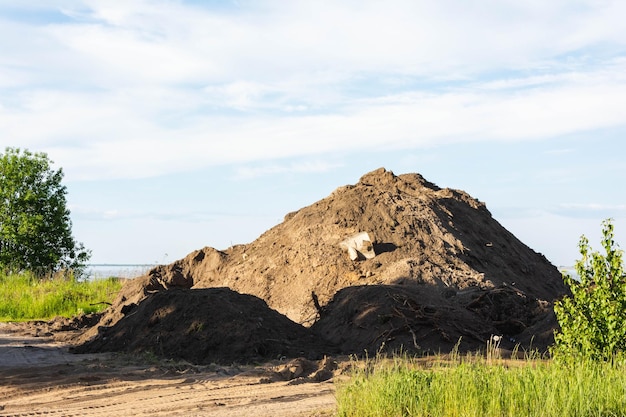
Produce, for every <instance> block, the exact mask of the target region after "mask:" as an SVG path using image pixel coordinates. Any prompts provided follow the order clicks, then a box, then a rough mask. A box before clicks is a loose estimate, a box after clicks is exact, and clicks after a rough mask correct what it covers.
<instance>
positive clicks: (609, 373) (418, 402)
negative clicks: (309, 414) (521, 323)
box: [336, 356, 626, 417]
mask: <svg viewBox="0 0 626 417" xmlns="http://www.w3.org/2000/svg"><path fill="white" fill-rule="evenodd" d="M336 395H337V405H338V415H339V416H343V417H348V416H350V417H360V416H385V417H387V416H424V417H426V416H428V417H444V416H446V417H452V416H454V417H492V416H493V417H496V416H497V417H505V416H511V417H513V416H515V417H523V416H528V417H553V416H554V417H556V416H559V417H583V416H585V417H587V416H589V417H591V416H594V417H600V416H603V417H608V416H624V415H626V366H624V364H623V363H622V364H621V365H619V364H611V363H607V362H593V361H591V360H587V361H580V362H570V363H569V364H566V363H558V362H555V361H551V360H541V359H526V360H511V361H502V360H497V361H493V360H487V359H478V357H477V356H473V357H472V358H470V359H467V358H465V359H463V358H459V357H456V358H455V359H453V360H447V361H443V360H434V361H432V362H428V365H427V366H426V365H424V362H418V361H417V360H415V359H410V358H406V357H404V358H396V359H394V360H382V359H377V360H372V361H369V362H368V363H367V364H366V366H365V367H364V368H363V367H360V368H358V367H356V370H355V371H353V375H352V376H351V378H350V379H349V380H348V381H346V382H341V383H338V386H337V394H336Z"/></svg>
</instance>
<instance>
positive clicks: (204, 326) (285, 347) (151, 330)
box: [74, 288, 330, 364]
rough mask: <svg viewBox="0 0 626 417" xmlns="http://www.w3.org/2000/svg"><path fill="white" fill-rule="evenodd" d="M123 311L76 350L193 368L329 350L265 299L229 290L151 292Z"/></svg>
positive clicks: (315, 355)
mask: <svg viewBox="0 0 626 417" xmlns="http://www.w3.org/2000/svg"><path fill="white" fill-rule="evenodd" d="M124 313H125V314H124V317H123V318H122V319H120V320H119V321H118V322H117V323H115V324H114V325H113V326H111V327H103V328H101V329H100V334H99V336H98V337H96V338H94V339H92V340H91V341H89V342H87V343H84V344H83V345H81V346H79V347H77V348H75V349H74V351H76V352H77V353H80V352H98V351H126V352H145V351H146V350H148V351H150V352H152V353H154V354H156V355H158V356H163V357H168V358H181V359H185V360H187V361H189V362H192V363H197V364H209V363H222V364H231V363H241V362H252V361H262V360H268V359H277V358H280V357H283V356H285V357H301V356H304V357H309V358H310V359H318V358H320V357H321V356H322V355H323V353H324V352H327V351H329V350H330V348H329V346H328V345H327V344H325V343H324V342H322V341H321V340H320V339H319V338H318V337H316V336H315V335H314V334H313V333H312V332H310V331H309V330H308V329H306V328H305V327H303V326H301V325H299V324H297V323H294V322H293V321H291V320H289V319H288V318H287V317H285V316H283V315H282V314H280V313H278V312H276V311H274V310H272V309H270V308H268V307H267V304H266V303H265V302H264V301H263V300H261V299H259V298H258V297H255V296H252V295H246V294H239V293H236V292H234V291H232V290H230V289H228V288H207V289H199V290H189V289H173V290H169V291H160V292H155V293H154V294H150V295H149V296H148V297H147V298H145V299H144V300H143V301H142V302H141V303H139V305H135V304H131V305H130V307H128V308H126V309H125V311H124Z"/></svg>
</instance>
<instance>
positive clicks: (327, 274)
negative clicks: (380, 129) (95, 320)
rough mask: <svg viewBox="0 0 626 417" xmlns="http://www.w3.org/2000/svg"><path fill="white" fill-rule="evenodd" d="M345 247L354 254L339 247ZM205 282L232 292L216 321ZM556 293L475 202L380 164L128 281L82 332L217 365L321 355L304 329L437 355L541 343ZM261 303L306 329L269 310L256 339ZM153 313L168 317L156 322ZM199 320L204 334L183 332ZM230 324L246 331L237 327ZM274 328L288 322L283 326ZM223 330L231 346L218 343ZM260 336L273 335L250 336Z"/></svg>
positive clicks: (551, 274) (539, 259)
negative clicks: (492, 340)
mask: <svg viewBox="0 0 626 417" xmlns="http://www.w3.org/2000/svg"><path fill="white" fill-rule="evenodd" d="M361 233H367V239H365V238H363V239H360V240H359V242H360V245H359V243H357V242H356V241H355V242H354V244H352V243H349V244H347V245H346V242H350V239H352V238H354V237H355V236H357V237H358V236H365V235H361ZM351 247H353V248H354V251H352V252H355V253H347V252H346V251H347V250H348V252H350V249H349V248H351ZM357 247H360V248H361V249H360V251H359V250H358V249H357ZM361 251H362V252H361ZM366 255H367V256H366ZM211 287H228V288H230V289H231V290H232V291H230V292H226V291H227V290H225V289H221V290H219V291H222V293H223V294H228V296H226V297H227V298H226V300H225V301H224V302H225V303H226V306H224V307H223V308H222V310H223V314H220V315H219V316H218V315H217V313H218V311H217V310H216V309H212V310H207V309H208V308H209V307H205V304H211V305H215V306H217V305H218V304H217V301H216V298H218V297H213V298H211V297H210V294H211V293H210V292H207V291H206V290H202V289H205V288H211ZM181 288H183V289H186V290H181ZM189 288H191V289H189ZM235 291H236V292H239V293H244V294H250V295H254V296H255V297H252V298H241V297H244V296H241V297H240V295H239V294H237V295H236V294H235ZM565 293H566V287H565V286H564V284H563V280H562V278H561V274H560V273H559V271H558V270H557V269H556V267H554V266H553V265H551V264H550V263H549V262H548V260H547V259H546V258H545V257H544V256H543V255H541V254H539V253H536V252H535V251H533V250H532V249H530V248H529V247H528V246H526V245H524V244H523V243H522V242H520V241H519V240H518V239H517V238H516V237H515V236H513V235H512V234H511V233H510V232H509V231H507V230H506V229H505V228H504V227H503V226H502V225H500V223H498V222H497V221H496V220H495V219H494V218H493V217H492V216H491V214H490V213H489V211H488V210H487V208H486V206H485V204H484V203H483V202H480V201H478V200H476V199H474V198H472V197H471V196H469V195H468V194H467V193H465V192H463V191H460V190H453V189H449V188H440V187H438V186H436V185H435V184H433V183H431V182H429V181H427V180H425V179H424V178H423V177H421V176H420V175H419V174H404V175H399V176H396V175H394V174H393V173H392V172H391V171H387V170H385V169H384V168H381V169H378V170H376V171H373V172H370V173H368V174H366V175H364V176H363V177H361V179H360V181H359V182H358V183H357V184H355V185H347V186H344V187H340V188H338V189H337V190H335V191H334V192H333V193H331V194H330V195H329V196H328V197H326V198H324V199H322V200H320V201H318V202H316V203H314V204H312V205H310V206H308V207H304V208H302V209H300V210H298V211H296V212H293V213H290V214H287V215H286V216H285V219H284V221H283V222H282V223H281V224H278V225H277V226H275V227H273V228H271V229H270V230H268V231H266V232H265V233H264V234H262V235H261V236H260V237H259V238H258V239H256V240H255V241H254V242H252V243H249V244H245V245H236V246H233V247H230V248H228V249H226V250H217V249H214V248H211V247H205V248H203V249H200V250H197V251H194V252H192V253H191V254H189V255H188V256H187V257H185V258H183V259H180V260H178V261H176V262H174V263H172V264H170V265H165V266H158V267H156V268H154V269H153V270H151V271H150V272H149V273H148V275H146V276H144V277H140V278H137V279H135V280H132V281H130V282H129V283H127V284H126V285H125V286H124V288H123V289H122V291H121V293H120V295H119V296H118V299H117V300H116V301H115V302H114V303H113V305H112V306H111V307H110V308H109V309H108V310H107V311H106V312H105V314H104V315H103V317H102V319H101V320H100V322H99V326H94V327H93V328H92V329H90V330H88V331H87V332H85V333H84V335H83V336H82V337H81V338H80V339H78V341H82V342H85V341H87V340H90V341H89V343H88V344H87V345H86V346H90V349H92V350H93V349H96V350H97V349H105V348H106V349H111V348H113V347H115V348H119V349H128V348H131V349H133V350H151V351H153V352H155V353H157V354H161V353H162V354H164V355H180V356H181V357H184V358H186V359H188V360H192V361H198V360H200V361H206V360H208V359H206V358H209V357H211V358H212V359H211V360H215V361H219V362H224V361H229V360H234V361H242V360H245V359H246V358H252V357H254V355H259V356H265V357H267V356H266V355H264V353H267V355H269V356H271V355H274V354H287V353H285V352H287V351H288V352H289V354H294V355H296V356H307V355H308V354H310V353H314V354H319V353H322V352H321V351H320V350H319V349H321V346H322V345H321V344H320V343H318V344H316V345H307V344H306V343H304V346H305V347H307V346H308V348H307V349H310V350H307V349H304V348H303V347H302V346H303V345H302V344H301V341H302V340H310V338H314V339H315V338H317V340H319V339H321V338H324V339H325V340H326V341H328V342H329V343H330V344H331V345H337V346H339V347H340V348H341V351H342V352H343V353H346V354H352V353H357V354H358V353H363V352H364V351H365V350H368V351H369V352H370V353H371V352H376V351H380V350H386V349H387V350H389V349H396V348H399V347H402V348H404V349H405V350H411V351H416V352H432V351H434V352H439V351H440V352H445V351H447V350H449V349H450V348H451V347H452V346H454V345H455V344H456V343H457V342H458V341H459V338H461V344H460V347H461V349H463V350H475V349H480V348H484V345H485V341H486V340H487V339H489V337H490V336H491V335H492V334H498V335H502V336H505V337H504V338H503V339H504V340H506V341H508V342H509V343H511V344H515V343H520V344H521V345H522V347H523V348H525V347H530V343H531V340H532V341H533V342H532V343H533V347H534V348H537V349H540V350H542V349H545V348H546V347H547V346H548V344H550V343H551V342H552V330H553V329H554V328H555V327H556V321H555V319H554V315H553V313H552V303H553V301H554V300H555V299H556V298H558V297H560V296H562V295H564V294H565ZM202 297H206V300H207V301H204V302H200V301H199V300H200V299H202ZM245 297H249V296H245ZM256 297H258V298H256ZM209 298H211V301H210V302H209V301H208V300H209ZM259 299H262V300H264V301H265V302H266V303H267V306H269V308H271V309H274V310H276V311H275V312H274V313H275V314H276V315H277V314H278V313H281V314H283V315H285V316H287V317H288V318H289V319H291V320H293V321H294V322H297V323H300V324H302V325H304V326H310V328H305V327H302V326H300V325H296V324H295V323H292V322H291V321H286V318H285V317H282V316H281V317H282V318H279V317H277V316H276V315H274V316H272V318H271V319H270V318H269V316H268V317H267V318H265V319H264V320H265V321H264V322H263V326H265V327H264V328H262V330H263V331H264V332H269V331H270V330H269V329H273V330H271V331H272V332H277V334H278V336H271V337H270V336H268V335H264V336H260V333H258V332H253V331H252V330H253V327H254V326H252V327H249V326H250V323H252V324H254V323H253V321H252V322H250V321H247V320H252V319H251V318H250V317H253V316H255V315H261V313H260V311H261V310H262V309H263V308H265V309H266V310H269V309H268V308H267V306H266V307H263V308H261V307H260V306H258V307H257V305H258V302H259V301H261V300H259ZM253 300H254V301H253ZM248 302H250V303H252V305H251V306H249V308H251V309H253V310H254V313H251V315H248V316H249V317H245V318H244V317H243V316H240V315H238V314H239V313H238V311H244V310H245V308H247V307H246V306H247V303H248ZM161 304H163V305H161ZM164 306H167V309H169V310H163V309H164V308H166V307H164ZM235 306H237V307H235ZM158 311H169V312H168V313H167V314H165V313H163V314H164V316H163V317H162V318H159V319H158V320H157V319H155V317H161V316H159V314H161V313H157V312H158ZM246 311H247V310H246ZM220 313H222V312H220ZM263 314H269V313H267V312H266V313H263ZM218 317H219V319H218ZM264 317H265V316H264ZM239 318H240V319H241V320H242V321H238V322H237V321H236V320H239ZM165 319H167V325H166V324H165V321H163V320H165ZM155 320H157V321H156V322H155ZM233 321H235V322H236V323H237V325H234V324H233V323H234V322H233ZM196 322H198V323H202V326H203V329H204V330H203V331H202V332H193V331H190V330H189V329H190V327H191V326H192V324H193V323H196ZM237 326H240V328H241V329H243V330H242V333H241V334H240V333H233V332H235V329H236V328H237ZM280 326H285V329H294V330H289V331H287V330H285V331H284V332H282V333H281V330H280V329H279V327H280ZM294 326H296V327H294ZM98 327H99V328H100V329H101V330H100V331H98V330H97V328H98ZM295 329H298V330H295ZM259 331H260V330H259ZM251 332H252V333H251ZM250 333H251V334H250ZM234 335H239V336H238V337H239V338H237V337H234ZM255 335H257V336H258V337H259V338H255V337H256V336H255ZM165 336H167V338H168V339H167V340H171V341H172V343H171V344H170V343H169V342H165V340H166V339H164V337H165ZM535 336H539V337H535ZM105 338H106V340H105ZM111 338H112V339H114V340H116V342H112V341H111V340H110V339H111ZM224 338H227V339H228V340H229V341H230V342H229V343H235V342H236V343H235V348H233V349H226V348H225V347H224V346H226V344H224V345H222V344H220V343H218V342H219V341H220V340H222V339H224ZM263 338H270V339H276V340H278V341H280V342H277V344H273V343H266V344H259V343H261V342H260V340H262V339H263ZM166 345H167V346H166ZM186 345H193V346H194V348H193V349H195V350H193V352H197V353H190V352H187V351H185V349H184V348H183V346H186ZM280 346H283V348H280ZM503 347H504V346H503ZM300 351H303V352H306V354H300V353H299V352H300Z"/></svg>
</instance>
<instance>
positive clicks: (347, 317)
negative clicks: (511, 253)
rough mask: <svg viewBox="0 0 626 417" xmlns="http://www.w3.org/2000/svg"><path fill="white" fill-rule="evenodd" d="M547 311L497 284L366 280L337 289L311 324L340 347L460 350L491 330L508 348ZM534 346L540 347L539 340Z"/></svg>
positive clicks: (472, 346) (354, 349) (474, 346)
mask: <svg viewBox="0 0 626 417" xmlns="http://www.w3.org/2000/svg"><path fill="white" fill-rule="evenodd" d="M547 313H548V308H547V303H546V302H545V301H544V302H542V301H540V300H537V299H536V298H532V297H528V296H526V295H525V294H523V293H522V292H520V291H519V290H516V289H514V288H511V287H507V286H502V287H499V288H494V289H489V290H480V289H478V288H470V289H467V290H464V291H458V292H455V291H448V292H440V291H432V288H430V287H428V286H406V285H366V286H354V287H347V288H344V289H342V290H340V291H339V292H338V293H337V294H336V295H335V297H334V298H333V300H332V301H331V302H330V303H329V304H328V305H327V306H325V307H324V308H323V309H322V312H321V317H320V319H319V320H318V321H317V322H316V323H315V324H314V325H313V326H312V328H311V329H312V330H313V331H315V332H318V333H319V334H320V335H321V336H322V337H323V338H324V339H325V340H328V341H330V342H332V343H333V344H335V345H337V346H339V349H340V350H341V351H342V352H350V353H356V354H359V353H363V352H364V351H367V352H369V353H370V354H372V353H375V352H378V351H381V350H382V351H399V350H404V351H407V350H409V351H413V352H418V353H439V352H449V351H450V350H451V349H452V348H453V347H454V346H455V345H457V344H458V345H457V347H458V349H459V350H460V351H461V352H464V351H472V350H476V349H480V348H484V345H485V341H486V340H487V339H488V338H489V337H490V336H491V335H502V336H506V337H504V338H503V340H502V344H501V347H502V348H507V349H512V348H514V347H515V345H517V344H519V343H521V344H522V345H525V346H529V345H530V340H526V339H523V338H521V337H519V336H518V337H517V338H516V337H514V336H513V335H521V333H522V332H524V331H525V330H527V329H528V328H529V327H530V326H532V325H534V324H535V323H537V322H538V321H539V320H541V319H542V318H543V317H545V316H546V314H547ZM534 346H535V347H539V348H545V346H546V343H545V341H543V340H542V341H538V342H537V343H535V344H534Z"/></svg>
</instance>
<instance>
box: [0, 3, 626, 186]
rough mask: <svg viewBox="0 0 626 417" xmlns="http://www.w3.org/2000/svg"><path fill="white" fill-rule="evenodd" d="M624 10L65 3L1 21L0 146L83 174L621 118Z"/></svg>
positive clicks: (542, 134) (599, 6) (543, 133)
mask: <svg viewBox="0 0 626 417" xmlns="http://www.w3.org/2000/svg"><path fill="white" fill-rule="evenodd" d="M623 4H624V3H623V2H618V1H604V2H601V3H598V2H585V1H578V2H576V3H575V4H574V5H572V4H571V2H568V1H554V2H538V1H537V2H535V1H530V2H512V1H511V2H508V1H497V2H495V1H485V2H481V3H480V4H477V3H475V2H474V3H467V2H461V1H443V2H436V3H432V2H419V1H418V2H416V1H408V0H407V1H394V2H391V3H381V2H374V1H348V2H331V1H319V2H304V1H293V2H283V1H264V2H261V1H259V2H253V1H251V2H241V3H239V6H237V5H233V6H232V7H230V8H229V7H226V8H222V9H220V10H211V9H209V8H208V7H202V6H201V5H195V6H190V5H187V4H185V3H184V2H178V1H159V2H145V1H138V2H100V1H85V2H80V1H75V2H66V3H65V4H64V5H63V7H64V8H63V9H62V10H63V12H64V13H65V14H66V16H67V20H65V21H63V20H61V21H54V22H50V23H49V24H34V23H32V22H29V21H20V20H19V19H18V18H13V19H11V17H10V16H9V17H5V18H3V19H2V22H0V23H1V24H0V37H1V38H2V39H12V41H11V42H6V41H5V42H2V41H0V52H1V53H0V69H1V71H0V74H4V75H0V137H2V141H3V142H6V143H2V145H4V146H15V145H19V146H22V147H29V148H32V149H33V150H43V151H47V152H48V153H49V154H50V156H51V158H52V159H53V160H55V161H56V162H57V163H58V164H60V165H61V166H63V167H64V169H65V171H66V173H67V175H68V177H69V178H70V179H93V178H136V177H146V176H154V175H162V174H167V173H170V172H179V171H183V170H192V169H197V168H201V167H204V166H211V165H223V164H231V163H235V164H241V163H248V162H254V161H268V160H275V159H278V158H285V157H293V156H307V155H319V154H324V153H329V152H335V151H347V150H352V149H360V150H376V149H381V148H390V147H394V148H407V147H421V146H430V145H433V144H437V143H442V142H446V143H450V142H458V141H477V140H537V139H542V138H549V137H551V136H557V135H565V134H568V133H571V132H576V131H590V130H594V129H605V128H612V127H615V126H623V125H624V123H625V120H626V117H625V116H626V110H624V109H626V76H625V75H624V74H626V59H624V58H623V57H621V56H620V53H622V52H621V51H623V47H624V46H625V44H626V26H625V25H622V24H621V23H620V22H618V20H619V19H620V16H624V15H626V10H624V8H625V6H624V5H623ZM23 7H27V8H29V10H28V12H29V13H32V12H33V10H32V9H31V7H32V6H23ZM0 10H1V9H0ZM46 10H49V9H46ZM35 11H36V9H35ZM5 23H6V25H5ZM596 48H597V51H598V52H595V51H596ZM596 54H597V56H596ZM564 56H565V57H569V58H567V59H563V57H564ZM6 74H8V75H6ZM4 146H2V147H4ZM293 169H298V168H297V167H296V166H295V165H294V166H289V165H272V164H271V163H270V164H269V165H266V166H265V168H248V170H249V171H247V173H246V172H244V171H241V172H240V175H244V176H245V175H249V176H255V175H263V174H264V173H266V172H283V170H293Z"/></svg>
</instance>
